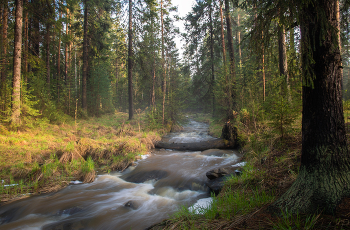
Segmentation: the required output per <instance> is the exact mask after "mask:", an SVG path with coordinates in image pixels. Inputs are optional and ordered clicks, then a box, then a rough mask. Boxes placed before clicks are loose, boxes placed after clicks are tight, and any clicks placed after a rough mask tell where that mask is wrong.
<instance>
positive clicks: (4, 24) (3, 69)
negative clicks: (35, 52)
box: [1, 1, 8, 111]
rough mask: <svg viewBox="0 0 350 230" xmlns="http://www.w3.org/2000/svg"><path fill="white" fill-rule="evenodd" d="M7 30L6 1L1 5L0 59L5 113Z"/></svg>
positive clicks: (3, 109)
mask: <svg viewBox="0 0 350 230" xmlns="http://www.w3.org/2000/svg"><path fill="white" fill-rule="evenodd" d="M7 29H8V5H7V1H5V2H4V3H3V12H2V59H1V64H2V66H1V96H2V98H1V99H2V108H1V109H2V111H5V104H6V102H5V101H6V77H7V47H8V41H7Z"/></svg>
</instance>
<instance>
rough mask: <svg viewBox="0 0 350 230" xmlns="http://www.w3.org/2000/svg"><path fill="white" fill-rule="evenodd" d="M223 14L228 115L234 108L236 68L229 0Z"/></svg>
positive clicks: (226, 0) (226, 1)
mask: <svg viewBox="0 0 350 230" xmlns="http://www.w3.org/2000/svg"><path fill="white" fill-rule="evenodd" d="M225 14H226V27H227V41H228V43H227V45H228V51H229V56H230V78H229V95H228V103H229V111H228V115H229V116H230V115H231V111H232V109H236V108H235V107H236V106H235V105H234V103H233V101H232V99H235V90H234V88H233V87H232V86H235V80H236V70H235V55H234V49H233V37H232V26H231V15H230V5H229V1H228V0H225Z"/></svg>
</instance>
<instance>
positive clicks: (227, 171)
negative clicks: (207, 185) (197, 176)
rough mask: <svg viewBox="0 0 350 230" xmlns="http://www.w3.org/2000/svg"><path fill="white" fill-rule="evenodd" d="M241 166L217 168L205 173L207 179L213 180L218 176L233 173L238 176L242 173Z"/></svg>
mask: <svg viewBox="0 0 350 230" xmlns="http://www.w3.org/2000/svg"><path fill="white" fill-rule="evenodd" d="M241 170H242V169H241V167H226V168H217V169H213V170H210V171H208V172H207V173H206V174H205V175H206V176H207V177H208V179H209V180H214V179H216V178H220V177H223V176H226V175H229V174H235V175H236V176H240V175H241V174H242V171H241Z"/></svg>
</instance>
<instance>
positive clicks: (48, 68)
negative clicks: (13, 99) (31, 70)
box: [46, 19, 51, 94]
mask: <svg viewBox="0 0 350 230" xmlns="http://www.w3.org/2000/svg"><path fill="white" fill-rule="evenodd" d="M48 20H50V19H48ZM50 27H51V25H50V23H47V24H46V85H47V91H48V94H50Z"/></svg>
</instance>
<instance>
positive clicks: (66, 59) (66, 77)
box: [64, 8, 69, 85]
mask: <svg viewBox="0 0 350 230" xmlns="http://www.w3.org/2000/svg"><path fill="white" fill-rule="evenodd" d="M66 17H67V18H66V44H65V47H64V53H65V55H64V56H65V57H64V80H65V84H66V85H67V81H68V46H69V41H68V40H69V38H68V33H69V28H68V27H69V26H68V24H69V22H68V17H69V13H68V8H67V13H66Z"/></svg>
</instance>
